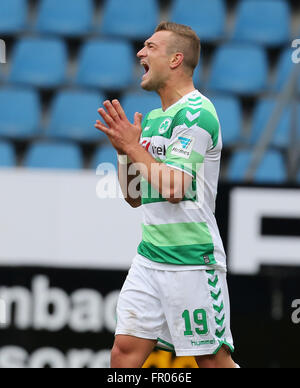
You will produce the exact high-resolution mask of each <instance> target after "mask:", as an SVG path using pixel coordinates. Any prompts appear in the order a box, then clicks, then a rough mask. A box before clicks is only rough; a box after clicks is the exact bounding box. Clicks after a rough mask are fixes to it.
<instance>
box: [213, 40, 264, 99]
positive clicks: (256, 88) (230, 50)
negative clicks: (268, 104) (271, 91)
mask: <svg viewBox="0 0 300 388" xmlns="http://www.w3.org/2000/svg"><path fill="white" fill-rule="evenodd" d="M254 69H255V71H254ZM267 77H268V62H267V57H266V52H265V51H264V50H263V49H262V48H260V47H256V46H253V45H239V44H225V45H224V46H221V47H219V48H218V49H217V50H216V52H215V54H214V57H213V62H212V70H211V74H210V80H209V83H208V87H209V88H210V89H211V90H214V91H221V92H233V93H238V94H241V95H255V94H256V93H259V92H262V91H263V90H264V89H265V87H266V85H267Z"/></svg>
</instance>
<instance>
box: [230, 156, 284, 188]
mask: <svg viewBox="0 0 300 388" xmlns="http://www.w3.org/2000/svg"><path fill="white" fill-rule="evenodd" d="M251 157H252V152H251V151H248V150H242V151H237V152H236V153H234V154H233V156H232V159H231V161H230V163H229V170H228V179H229V181H232V182H241V181H243V180H244V178H245V174H246V172H247V169H248V167H249V165H250V161H251ZM285 180H286V169H285V164H284V160H283V157H282V155H281V153H279V152H278V151H273V150H270V151H266V153H265V155H264V157H263V160H262V161H261V163H260V165H259V167H258V169H257V171H256V173H255V177H254V182H256V183H266V184H267V183H283V182H284V181H285Z"/></svg>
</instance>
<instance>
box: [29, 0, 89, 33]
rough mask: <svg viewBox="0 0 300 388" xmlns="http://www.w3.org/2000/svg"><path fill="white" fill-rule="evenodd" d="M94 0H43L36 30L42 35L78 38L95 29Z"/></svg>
mask: <svg viewBox="0 0 300 388" xmlns="http://www.w3.org/2000/svg"><path fill="white" fill-rule="evenodd" d="M93 13H94V4H93V0H76V1H74V0H64V1H61V0H41V1H40V3H39V9H38V15H37V20H36V26H35V29H36V30H37V31H38V32H39V33H42V34H57V35H62V36H66V37H77V36H81V35H85V34H88V33H90V32H91V31H92V29H93Z"/></svg>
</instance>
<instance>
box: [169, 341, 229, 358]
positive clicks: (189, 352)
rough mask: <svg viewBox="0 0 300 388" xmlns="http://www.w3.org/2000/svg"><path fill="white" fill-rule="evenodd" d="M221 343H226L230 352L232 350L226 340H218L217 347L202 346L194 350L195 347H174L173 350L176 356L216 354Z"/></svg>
mask: <svg viewBox="0 0 300 388" xmlns="http://www.w3.org/2000/svg"><path fill="white" fill-rule="evenodd" d="M223 345H226V346H227V347H228V348H229V350H230V352H231V353H233V352H234V347H233V345H231V344H229V343H228V342H226V341H220V343H219V345H218V346H217V348H216V347H215V346H214V347H211V348H202V349H198V350H196V349H186V350H185V349H179V350H178V349H175V352H176V356H178V357H187V356H205V355H212V354H217V353H218V351H219V350H220V349H221V347H222V346H223Z"/></svg>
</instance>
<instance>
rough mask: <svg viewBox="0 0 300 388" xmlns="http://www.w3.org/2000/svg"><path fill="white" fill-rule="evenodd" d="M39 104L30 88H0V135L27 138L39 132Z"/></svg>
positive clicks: (37, 97)
mask: <svg viewBox="0 0 300 388" xmlns="http://www.w3.org/2000/svg"><path fill="white" fill-rule="evenodd" d="M40 118H41V106H40V100H39V96H38V94H37V92H36V91H34V90H31V89H21V88H12V87H5V88H0V136H5V137H11V138H15V139H28V138H31V137H33V136H35V135H37V134H38V133H39V124H40Z"/></svg>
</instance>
